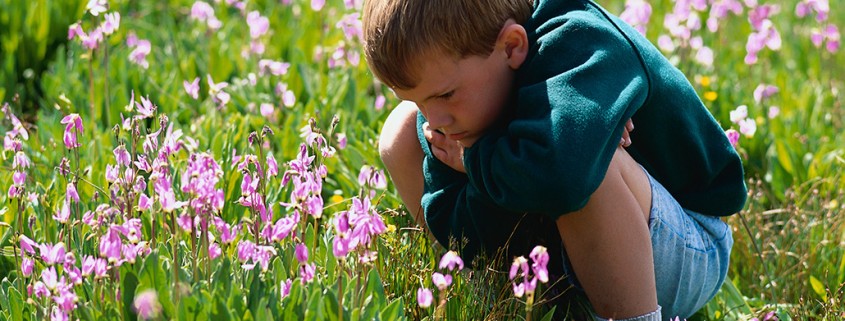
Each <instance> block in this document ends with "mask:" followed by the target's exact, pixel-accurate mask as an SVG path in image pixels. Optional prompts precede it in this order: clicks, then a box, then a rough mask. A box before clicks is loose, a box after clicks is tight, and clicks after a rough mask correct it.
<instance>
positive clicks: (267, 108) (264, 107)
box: [258, 103, 275, 119]
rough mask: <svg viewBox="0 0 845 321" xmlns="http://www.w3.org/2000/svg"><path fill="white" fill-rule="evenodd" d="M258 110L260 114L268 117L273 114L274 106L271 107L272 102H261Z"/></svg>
mask: <svg viewBox="0 0 845 321" xmlns="http://www.w3.org/2000/svg"><path fill="white" fill-rule="evenodd" d="M258 110H259V111H260V112H261V116H264V118H268V119H269V118H270V117H271V116H273V111H274V110H275V107H273V104H268V103H262V104H261V106H260V107H259V109H258Z"/></svg>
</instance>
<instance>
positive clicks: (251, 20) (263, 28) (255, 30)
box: [246, 11, 270, 39]
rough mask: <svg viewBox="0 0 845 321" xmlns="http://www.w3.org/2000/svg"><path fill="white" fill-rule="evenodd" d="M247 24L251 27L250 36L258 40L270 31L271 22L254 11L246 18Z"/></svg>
mask: <svg viewBox="0 0 845 321" xmlns="http://www.w3.org/2000/svg"><path fill="white" fill-rule="evenodd" d="M246 23H247V25H248V26H249V36H250V37H252V39H256V38H259V37H261V36H262V35H264V34H266V33H267V31H268V30H269V29H270V20H269V19H267V17H263V16H261V13H260V12H258V11H252V12H250V13H249V14H247V16H246Z"/></svg>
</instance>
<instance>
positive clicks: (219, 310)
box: [210, 292, 234, 321]
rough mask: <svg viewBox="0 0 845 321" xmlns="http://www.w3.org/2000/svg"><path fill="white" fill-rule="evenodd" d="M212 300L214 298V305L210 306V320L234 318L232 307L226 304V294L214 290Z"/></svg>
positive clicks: (224, 320)
mask: <svg viewBox="0 0 845 321" xmlns="http://www.w3.org/2000/svg"><path fill="white" fill-rule="evenodd" d="M224 293H226V292H224ZM212 300H214V305H213V306H212V307H211V315H210V317H211V320H215V321H218V320H220V321H228V320H233V319H234V317H233V316H232V312H231V310H232V309H230V308H229V307H228V306H227V305H226V296H225V295H224V294H223V293H219V292H215V293H214V295H213V296H212Z"/></svg>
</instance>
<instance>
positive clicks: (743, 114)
mask: <svg viewBox="0 0 845 321" xmlns="http://www.w3.org/2000/svg"><path fill="white" fill-rule="evenodd" d="M730 115H731V122H732V123H735V124H738V123H739V122H740V121H741V120H743V119H745V118H747V117H748V106H746V105H739V106H737V107H736V109H734V110H732V111H731V113H730Z"/></svg>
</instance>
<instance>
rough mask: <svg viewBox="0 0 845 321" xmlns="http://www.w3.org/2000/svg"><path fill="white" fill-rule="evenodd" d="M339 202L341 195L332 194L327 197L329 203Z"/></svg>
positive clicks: (341, 199)
mask: <svg viewBox="0 0 845 321" xmlns="http://www.w3.org/2000/svg"><path fill="white" fill-rule="evenodd" d="M340 202H343V196H340V195H338V194H335V195H332V197H331V198H329V203H330V204H337V203H340Z"/></svg>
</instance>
